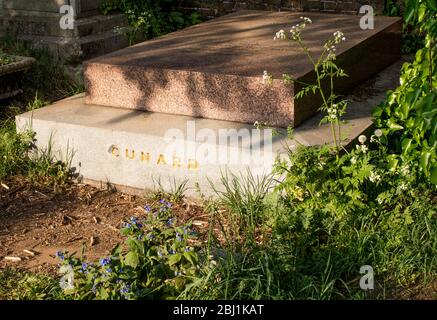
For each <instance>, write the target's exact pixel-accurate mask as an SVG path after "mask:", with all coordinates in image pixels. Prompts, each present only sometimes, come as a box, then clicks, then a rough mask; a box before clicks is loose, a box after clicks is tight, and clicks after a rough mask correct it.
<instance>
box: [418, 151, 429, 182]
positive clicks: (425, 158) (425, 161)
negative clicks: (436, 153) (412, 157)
mask: <svg viewBox="0 0 437 320" xmlns="http://www.w3.org/2000/svg"><path fill="white" fill-rule="evenodd" d="M430 159H431V152H430V151H427V150H423V151H422V155H421V156H420V166H421V168H422V170H423V172H425V175H426V176H428V175H429V170H428V165H429V160H430Z"/></svg>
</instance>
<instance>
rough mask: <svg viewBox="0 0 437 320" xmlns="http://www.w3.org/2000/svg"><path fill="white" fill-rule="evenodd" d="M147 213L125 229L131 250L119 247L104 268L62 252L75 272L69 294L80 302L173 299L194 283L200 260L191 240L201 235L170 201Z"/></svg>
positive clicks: (105, 262)
mask: <svg viewBox="0 0 437 320" xmlns="http://www.w3.org/2000/svg"><path fill="white" fill-rule="evenodd" d="M145 211H146V212H147V216H146V217H145V218H143V217H141V218H138V217H132V218H131V219H130V221H128V222H127V223H126V224H125V226H124V228H123V229H122V232H123V234H124V235H125V236H127V237H128V238H127V240H126V242H125V245H126V248H125V249H123V247H122V246H119V245H118V246H116V247H115V248H114V249H113V250H112V254H111V256H110V257H106V258H103V259H101V260H100V263H99V264H93V263H88V262H85V261H83V260H82V259H78V258H76V257H75V255H74V254H73V255H68V254H64V253H61V252H60V253H58V256H59V257H60V258H61V259H62V260H63V261H64V266H71V267H72V268H73V270H74V282H73V283H74V289H70V290H66V293H67V294H71V295H73V297H74V298H75V299H141V298H148V299H150V298H159V299H173V298H175V297H177V296H178V295H179V293H180V292H181V291H183V290H184V289H185V288H186V287H187V286H188V285H189V284H190V283H191V282H192V279H193V278H195V277H196V274H197V273H198V267H199V266H198V264H199V257H198V254H197V253H196V252H195V250H194V248H193V247H191V246H189V241H191V240H192V239H194V238H195V235H196V233H195V232H194V231H193V230H192V229H191V227H190V225H182V226H178V225H177V221H176V219H175V218H174V217H173V216H172V204H171V203H168V202H166V201H165V200H161V201H160V205H159V206H157V207H155V208H152V207H149V206H146V207H145Z"/></svg>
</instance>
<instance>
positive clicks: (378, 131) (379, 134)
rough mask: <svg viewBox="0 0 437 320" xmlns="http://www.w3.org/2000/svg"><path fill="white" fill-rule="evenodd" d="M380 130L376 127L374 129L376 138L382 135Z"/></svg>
mask: <svg viewBox="0 0 437 320" xmlns="http://www.w3.org/2000/svg"><path fill="white" fill-rule="evenodd" d="M382 134H383V133H382V130H381V129H376V130H375V136H377V137H378V138H381V137H382Z"/></svg>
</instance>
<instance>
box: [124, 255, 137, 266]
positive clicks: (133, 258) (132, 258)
mask: <svg viewBox="0 0 437 320" xmlns="http://www.w3.org/2000/svg"><path fill="white" fill-rule="evenodd" d="M124 263H125V264H126V265H128V266H131V267H132V268H136V267H137V266H138V264H139V263H140V258H139V256H138V253H136V252H133V251H131V252H129V253H128V254H127V255H126V257H125V258H124Z"/></svg>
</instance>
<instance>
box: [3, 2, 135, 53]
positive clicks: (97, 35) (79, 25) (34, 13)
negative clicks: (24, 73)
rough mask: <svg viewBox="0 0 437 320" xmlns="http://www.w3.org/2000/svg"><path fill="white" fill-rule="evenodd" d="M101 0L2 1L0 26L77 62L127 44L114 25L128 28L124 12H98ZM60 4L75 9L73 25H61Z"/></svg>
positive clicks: (38, 45) (27, 40)
mask: <svg viewBox="0 0 437 320" xmlns="http://www.w3.org/2000/svg"><path fill="white" fill-rule="evenodd" d="M102 3H103V1H101V0H95V1H85V0H70V1H67V0H53V1H47V0H37V1H31V2H29V1H27V0H4V2H3V7H4V12H3V13H4V14H3V17H1V16H0V25H1V28H0V33H1V31H2V30H1V29H5V30H7V31H8V32H9V33H12V34H14V35H16V36H17V38H18V39H21V40H25V41H26V42H30V43H31V44H32V45H33V46H36V47H45V48H47V49H49V50H50V51H52V52H53V53H54V54H55V55H57V56H59V57H60V58H62V59H64V60H69V61H80V60H84V59H89V58H92V57H96V56H99V55H102V54H105V53H108V52H111V51H115V50H118V49H120V48H124V47H127V46H128V44H129V43H128V40H127V38H126V36H125V35H121V34H117V33H116V31H115V28H116V27H120V28H121V27H127V26H128V22H127V19H126V17H125V16H124V15H123V14H110V15H106V16H104V15H100V14H99V13H98V8H99V7H100V5H101V4H102ZM62 5H71V6H72V7H73V8H74V16H75V19H74V23H73V27H72V28H71V29H70V28H61V26H60V21H61V17H62V14H61V13H60V8H61V6H62Z"/></svg>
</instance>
